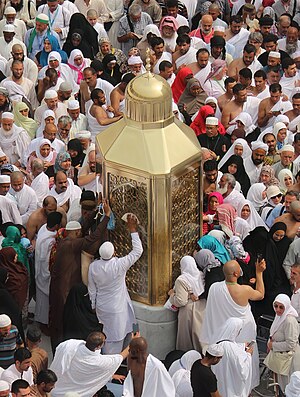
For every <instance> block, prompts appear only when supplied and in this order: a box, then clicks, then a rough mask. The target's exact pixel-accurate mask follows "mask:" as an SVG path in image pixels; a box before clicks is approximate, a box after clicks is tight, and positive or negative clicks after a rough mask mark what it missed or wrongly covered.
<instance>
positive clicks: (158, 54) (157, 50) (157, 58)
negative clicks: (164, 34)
mask: <svg viewBox="0 0 300 397" xmlns="http://www.w3.org/2000/svg"><path fill="white" fill-rule="evenodd" d="M150 44H151V48H152V50H153V53H152V55H151V56H150V57H151V64H152V71H153V73H155V74H159V65H160V64H161V62H163V61H168V62H172V55H171V54H170V53H169V52H167V51H166V49H165V42H164V39H162V38H161V37H156V36H154V37H151V39H150Z"/></svg>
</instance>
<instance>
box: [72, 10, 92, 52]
mask: <svg viewBox="0 0 300 397" xmlns="http://www.w3.org/2000/svg"><path fill="white" fill-rule="evenodd" d="M78 29H80V30H81V31H82V34H83V37H82V40H83V41H85V42H86V43H87V44H88V45H89V48H90V53H91V56H87V55H85V54H84V52H83V51H82V52H83V55H84V57H85V58H90V59H94V56H95V55H96V54H97V53H98V52H99V45H98V33H97V31H96V30H95V29H94V28H93V26H91V25H90V23H89V22H88V20H87V19H86V18H85V16H84V15H83V14H81V13H79V12H77V13H75V14H73V15H72V17H71V19H70V24H69V33H68V36H67V40H66V42H70V43H71V38H72V33H74V32H75V31H78ZM80 49H81V48H80Z"/></svg>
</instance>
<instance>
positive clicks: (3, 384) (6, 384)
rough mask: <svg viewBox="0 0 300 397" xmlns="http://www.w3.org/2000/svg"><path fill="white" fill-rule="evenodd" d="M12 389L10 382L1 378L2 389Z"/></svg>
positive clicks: (0, 389)
mask: <svg viewBox="0 0 300 397" xmlns="http://www.w3.org/2000/svg"><path fill="white" fill-rule="evenodd" d="M7 390H10V387H9V384H8V383H7V382H6V381H5V380H0V391H7Z"/></svg>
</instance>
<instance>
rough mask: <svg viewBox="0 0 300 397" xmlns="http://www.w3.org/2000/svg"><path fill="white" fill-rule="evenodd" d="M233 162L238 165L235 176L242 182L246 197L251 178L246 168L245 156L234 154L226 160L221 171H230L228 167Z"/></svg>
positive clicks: (224, 172)
mask: <svg viewBox="0 0 300 397" xmlns="http://www.w3.org/2000/svg"><path fill="white" fill-rule="evenodd" d="M231 164H236V165H237V171H236V173H235V174H234V175H233V176H234V177H235V179H236V180H237V181H238V182H239V183H240V185H241V188H242V192H243V195H244V196H245V197H246V196H247V193H248V190H249V189H250V179H249V177H248V175H247V172H246V170H245V167H244V161H243V158H242V157H241V156H237V155H236V154H233V155H232V156H230V157H229V159H228V160H227V161H226V163H225V164H224V165H223V166H222V168H221V169H220V171H221V172H222V173H223V174H226V173H228V167H229V166H230V165H231Z"/></svg>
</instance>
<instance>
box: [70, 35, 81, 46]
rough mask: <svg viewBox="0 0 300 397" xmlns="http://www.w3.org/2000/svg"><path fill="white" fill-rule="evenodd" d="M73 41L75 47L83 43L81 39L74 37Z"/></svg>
mask: <svg viewBox="0 0 300 397" xmlns="http://www.w3.org/2000/svg"><path fill="white" fill-rule="evenodd" d="M71 41H72V44H73V46H74V47H78V46H79V44H80V43H81V39H80V38H79V37H78V36H76V37H72V38H71Z"/></svg>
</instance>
